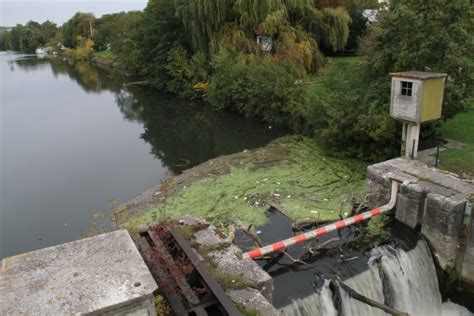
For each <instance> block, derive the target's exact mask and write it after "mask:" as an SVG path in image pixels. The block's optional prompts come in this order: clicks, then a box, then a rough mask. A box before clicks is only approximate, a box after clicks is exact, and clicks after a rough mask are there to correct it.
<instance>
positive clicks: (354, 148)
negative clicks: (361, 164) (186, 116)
mask: <svg viewBox="0 0 474 316" xmlns="http://www.w3.org/2000/svg"><path fill="white" fill-rule="evenodd" d="M366 67H367V65H366V63H365V62H362V63H359V64H340V65H335V66H334V67H333V68H332V70H331V71H330V73H328V74H327V78H326V86H327V87H329V88H330V90H329V92H328V95H327V97H325V98H324V99H323V100H322V102H323V107H322V109H321V113H320V114H319V116H318V118H317V119H316V118H312V121H313V122H315V121H317V123H314V124H313V125H314V126H316V137H317V138H318V139H320V140H321V142H322V143H323V145H325V147H326V148H327V149H328V150H330V151H331V152H333V153H336V154H337V155H339V156H342V157H356V158H358V159H362V160H367V161H373V160H378V159H386V158H389V157H393V156H395V155H396V154H397V153H398V150H399V141H398V140H399V137H398V136H399V135H398V131H399V128H397V122H396V121H395V120H393V119H392V118H391V117H390V116H389V99H390V79H389V77H388V76H387V77H386V78H381V79H380V80H379V81H370V80H369V79H368V77H367V75H366Z"/></svg>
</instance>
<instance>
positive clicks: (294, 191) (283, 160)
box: [121, 136, 366, 227]
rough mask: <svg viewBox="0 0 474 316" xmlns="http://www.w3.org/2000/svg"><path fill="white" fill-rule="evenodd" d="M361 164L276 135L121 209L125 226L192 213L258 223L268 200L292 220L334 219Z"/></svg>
mask: <svg viewBox="0 0 474 316" xmlns="http://www.w3.org/2000/svg"><path fill="white" fill-rule="evenodd" d="M365 168H366V165H364V164H362V163H360V162H355V161H348V160H339V159H332V158H328V157H326V156H325V155H324V154H323V152H322V151H321V149H320V148H319V147H318V146H317V145H316V144H315V142H314V140H313V139H310V138H305V137H298V136H292V137H284V138H280V139H278V140H276V141H274V142H272V143H271V144H269V145H267V146H266V147H264V148H260V149H257V150H253V151H245V152H242V153H238V154H234V155H230V156H222V157H219V158H216V159H213V160H211V161H208V162H206V163H204V164H202V165H200V166H197V167H195V168H192V169H190V170H188V171H186V172H185V173H183V174H182V175H180V176H177V177H172V178H170V179H169V180H167V181H166V182H165V183H164V184H163V185H162V186H161V188H160V189H159V190H158V191H157V193H156V194H157V195H160V196H161V197H160V198H159V202H158V203H156V204H154V205H152V206H151V207H149V208H148V209H146V210H144V211H140V212H138V213H136V214H132V215H130V213H133V212H127V211H124V214H127V213H129V215H128V216H124V217H123V218H124V219H123V220H122V221H121V222H122V223H121V224H122V225H123V226H125V227H133V226H137V225H141V224H147V223H150V222H153V221H155V220H157V219H162V218H176V217H179V216H182V215H185V214H192V215H196V216H199V217H202V218H205V219H207V220H208V221H210V222H212V223H214V224H216V225H220V224H223V225H227V224H230V223H245V224H250V223H253V224H262V223H264V222H265V220H266V216H265V211H266V209H267V208H268V203H270V202H273V203H277V204H279V205H281V206H282V207H283V208H284V209H285V210H286V211H287V213H288V214H289V215H290V216H291V217H292V218H293V219H304V218H313V219H336V218H338V217H339V212H340V210H341V203H342V212H343V213H345V212H347V211H349V210H350V207H351V204H350V202H351V201H352V200H353V199H357V200H361V198H362V196H361V195H362V192H363V191H364V187H365V180H364V179H365Z"/></svg>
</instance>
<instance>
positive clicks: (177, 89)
mask: <svg viewBox="0 0 474 316" xmlns="http://www.w3.org/2000/svg"><path fill="white" fill-rule="evenodd" d="M167 61H168V62H167V64H166V65H165V67H164V68H165V69H166V71H167V73H168V76H169V80H168V82H167V85H166V89H167V90H168V91H169V92H172V93H174V94H176V95H178V96H180V97H186V98H193V97H197V96H198V93H197V91H196V90H195V89H194V85H195V84H197V83H200V82H207V81H208V70H207V67H208V64H207V60H206V56H205V55H204V53H202V52H199V51H198V52H197V53H195V54H194V55H193V56H192V57H191V58H189V57H188V54H187V52H186V50H185V49H184V48H183V47H182V46H177V47H174V48H172V49H171V50H170V51H169V53H168V60H167Z"/></svg>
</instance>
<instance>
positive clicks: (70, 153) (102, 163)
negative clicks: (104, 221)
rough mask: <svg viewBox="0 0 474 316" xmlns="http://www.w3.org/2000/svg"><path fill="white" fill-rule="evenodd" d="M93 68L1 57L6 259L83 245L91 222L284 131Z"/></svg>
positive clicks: (0, 206) (0, 208) (1, 210)
mask: <svg viewBox="0 0 474 316" xmlns="http://www.w3.org/2000/svg"><path fill="white" fill-rule="evenodd" d="M124 84H125V80H124V78H122V77H121V76H120V75H118V74H114V73H112V72H108V71H104V70H100V69H97V68H94V67H92V66H91V65H89V64H87V63H76V64H74V65H70V64H68V63H67V62H64V61H62V60H61V59H59V58H54V59H38V58H37V57H36V56H27V55H21V54H13V53H8V52H0V258H3V257H5V256H10V255H13V254H18V253H22V252H25V251H29V250H33V249H38V248H42V247H46V246H51V245H55V244H58V243H61V242H66V241H71V240H74V239H77V238H80V237H81V236H82V235H83V234H84V232H85V231H87V229H88V228H89V227H90V223H91V220H92V218H93V215H94V214H95V213H97V212H104V213H107V212H109V206H110V201H111V200H117V201H125V200H127V199H129V198H131V197H133V196H135V195H136V194H138V193H140V192H142V191H144V190H146V189H148V188H150V187H151V186H154V185H157V184H159V183H160V182H161V181H162V179H163V178H164V177H165V175H166V174H167V172H168V171H170V172H173V173H179V172H180V171H182V170H183V169H184V168H189V167H191V166H194V165H196V164H199V163H201V162H203V161H206V160H208V159H210V158H214V157H217V156H219V155H222V154H230V153H234V152H238V151H241V150H243V149H250V148H255V147H259V146H263V145H265V144H266V143H268V142H269V141H270V140H272V139H274V138H275V137H277V136H280V135H281V133H280V132H278V131H275V130H274V129H269V128H268V126H264V125H261V124H259V123H257V122H253V121H249V120H244V119H242V118H240V117H238V116H235V115H233V114H230V113H224V112H215V111H213V110H212V109H210V108H208V107H205V106H203V105H202V104H199V103H193V102H191V101H185V100H177V99H175V98H173V97H171V96H169V95H163V94H160V93H158V92H156V91H153V90H152V89H147V88H144V87H139V86H133V85H131V86H128V87H127V86H126V85H124Z"/></svg>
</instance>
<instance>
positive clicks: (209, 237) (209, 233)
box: [194, 226, 230, 246]
mask: <svg viewBox="0 0 474 316" xmlns="http://www.w3.org/2000/svg"><path fill="white" fill-rule="evenodd" d="M194 238H195V239H196V242H197V243H198V244H200V245H201V246H208V245H218V244H222V243H226V242H230V240H228V239H223V238H221V237H220V236H219V235H217V233H216V232H215V228H214V227H213V226H209V227H208V228H206V229H203V230H200V231H198V232H196V233H194Z"/></svg>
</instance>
